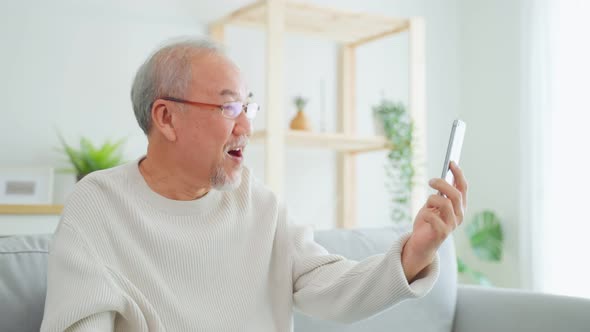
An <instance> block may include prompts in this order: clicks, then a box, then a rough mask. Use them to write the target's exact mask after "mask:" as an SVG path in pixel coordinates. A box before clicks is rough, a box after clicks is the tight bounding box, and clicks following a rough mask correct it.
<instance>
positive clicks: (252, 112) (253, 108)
mask: <svg viewBox="0 0 590 332" xmlns="http://www.w3.org/2000/svg"><path fill="white" fill-rule="evenodd" d="M259 110H260V106H258V104H256V103H249V104H246V117H247V118H248V119H254V118H255V117H256V114H258V111H259Z"/></svg>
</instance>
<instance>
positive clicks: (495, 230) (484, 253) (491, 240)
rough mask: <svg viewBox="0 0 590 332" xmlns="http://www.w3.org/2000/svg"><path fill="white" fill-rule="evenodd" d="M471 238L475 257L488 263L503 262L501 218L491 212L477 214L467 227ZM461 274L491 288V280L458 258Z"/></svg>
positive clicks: (470, 241)
mask: <svg viewBox="0 0 590 332" xmlns="http://www.w3.org/2000/svg"><path fill="white" fill-rule="evenodd" d="M465 232H466V233H467V236H468V237H469V244H470V246H471V248H472V249H473V253H474V254H475V256H476V257H477V258H479V259H481V260H484V261H488V262H499V261H501V260H502V251H503V246H504V234H503V231H502V224H501V223H500V218H498V216H497V215H496V214H495V213H494V212H493V211H490V210H484V211H481V212H479V213H476V214H475V215H474V216H473V217H472V219H471V221H470V222H469V224H467V225H466V227H465ZM457 269H458V272H459V273H463V274H465V275H468V276H470V277H471V278H472V279H473V280H475V281H476V282H477V283H479V284H480V285H484V286H491V282H490V281H489V279H488V278H487V277H486V276H485V275H484V274H483V273H481V272H479V271H475V270H473V269H471V268H470V267H469V266H468V265H467V264H465V262H463V260H462V259H461V258H459V257H457Z"/></svg>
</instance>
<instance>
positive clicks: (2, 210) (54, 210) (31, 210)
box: [0, 204, 63, 215]
mask: <svg viewBox="0 0 590 332" xmlns="http://www.w3.org/2000/svg"><path fill="white" fill-rule="evenodd" d="M62 209H63V205H24V204H0V214H14V215H23V214H38V215H43V214H45V215H60V214H61V211H62Z"/></svg>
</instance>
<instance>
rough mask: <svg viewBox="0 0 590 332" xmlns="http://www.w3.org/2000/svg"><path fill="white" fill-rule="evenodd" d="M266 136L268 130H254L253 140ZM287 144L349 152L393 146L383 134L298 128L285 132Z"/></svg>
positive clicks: (257, 140) (258, 141) (262, 140)
mask: <svg viewBox="0 0 590 332" xmlns="http://www.w3.org/2000/svg"><path fill="white" fill-rule="evenodd" d="M266 137H267V134H266V131H265V130H259V131H256V132H254V134H253V135H252V137H251V142H252V143H264V142H265V140H266ZM285 144H287V145H289V146H297V147H308V148H320V149H331V150H335V151H340V152H348V153H361V152H370V151H379V150H388V149H391V148H392V147H393V146H392V145H391V144H390V143H389V141H388V140H387V138H385V137H382V136H373V137H355V136H349V135H345V134H338V133H329V134H328V133H326V134H320V133H313V132H304V131H297V130H288V131H287V132H286V133H285Z"/></svg>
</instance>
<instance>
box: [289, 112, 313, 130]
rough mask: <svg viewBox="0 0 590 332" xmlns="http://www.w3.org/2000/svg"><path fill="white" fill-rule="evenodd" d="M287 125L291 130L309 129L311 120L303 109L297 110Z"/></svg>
mask: <svg viewBox="0 0 590 332" xmlns="http://www.w3.org/2000/svg"><path fill="white" fill-rule="evenodd" d="M289 127H290V128H291V129H293V130H304V131H311V122H310V121H309V119H308V118H307V115H305V112H304V111H303V110H298V111H297V114H296V115H295V117H294V118H293V120H291V124H290V126H289Z"/></svg>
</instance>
